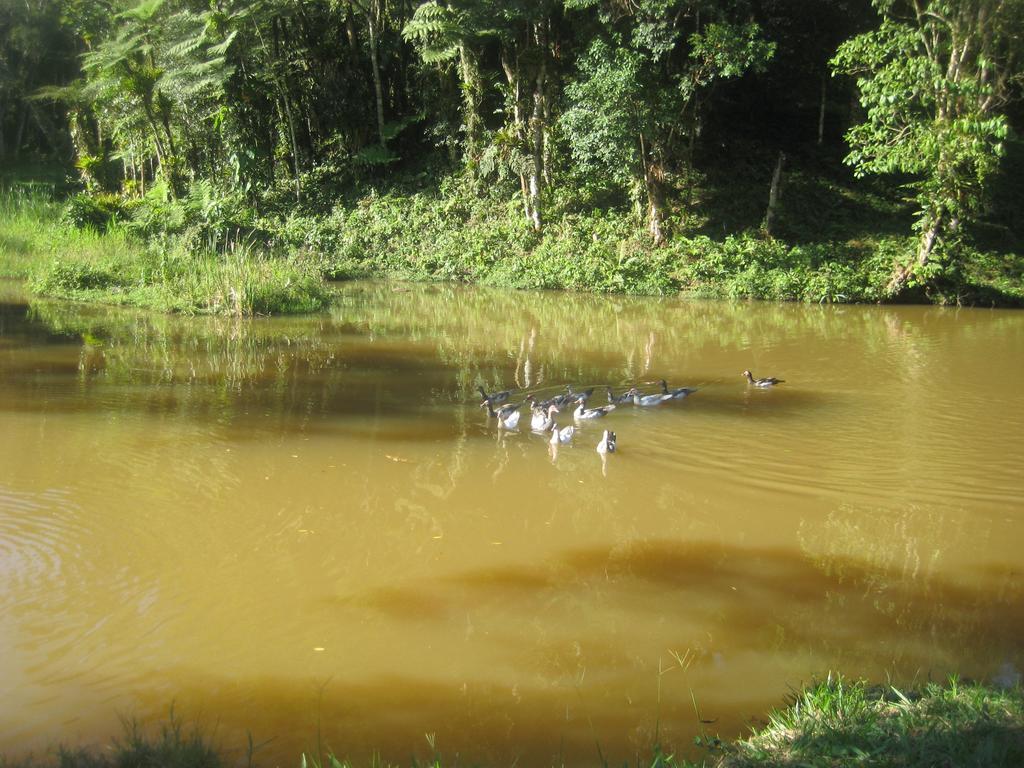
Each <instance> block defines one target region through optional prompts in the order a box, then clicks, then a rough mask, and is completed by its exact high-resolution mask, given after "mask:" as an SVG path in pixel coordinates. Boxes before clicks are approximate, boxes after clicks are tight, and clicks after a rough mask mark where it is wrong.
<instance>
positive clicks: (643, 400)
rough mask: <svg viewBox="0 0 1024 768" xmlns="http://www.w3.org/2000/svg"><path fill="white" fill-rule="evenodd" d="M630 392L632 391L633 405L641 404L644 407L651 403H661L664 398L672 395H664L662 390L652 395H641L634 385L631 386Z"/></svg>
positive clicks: (670, 397) (669, 397)
mask: <svg viewBox="0 0 1024 768" xmlns="http://www.w3.org/2000/svg"><path fill="white" fill-rule="evenodd" d="M630 392H632V393H633V405H641V406H644V407H645V408H646V407H649V406H652V405H661V404H662V403H664V402H665V401H666V400H671V399H672V395H666V394H664V393H662V392H656V393H655V394H653V395H642V394H640V390H639V389H637V388H636V387H633V388H632V389H631V390H630Z"/></svg>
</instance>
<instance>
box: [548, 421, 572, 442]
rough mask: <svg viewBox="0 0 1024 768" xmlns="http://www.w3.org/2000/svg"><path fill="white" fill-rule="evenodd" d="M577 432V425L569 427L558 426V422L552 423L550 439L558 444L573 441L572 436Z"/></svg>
mask: <svg viewBox="0 0 1024 768" xmlns="http://www.w3.org/2000/svg"><path fill="white" fill-rule="evenodd" d="M575 433H576V427H574V426H572V425H571V424H570V425H569V426H568V427H562V429H559V428H558V425H557V424H552V425H551V439H550V440H549V441H548V442H549V443H551V445H558V444H559V443H571V442H572V436H573V435H574V434H575Z"/></svg>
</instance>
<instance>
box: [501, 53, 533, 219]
mask: <svg viewBox="0 0 1024 768" xmlns="http://www.w3.org/2000/svg"><path fill="white" fill-rule="evenodd" d="M501 68H502V69H503V70H504V71H505V79H506V80H507V81H508V85H509V93H510V94H511V100H512V133H513V135H514V136H515V145H516V149H517V150H519V151H528V150H529V148H530V141H529V137H528V136H527V133H528V127H527V125H526V119H525V117H524V116H523V112H524V110H523V103H522V101H523V94H522V78H521V77H520V73H519V57H518V56H517V57H516V59H515V62H513V61H512V59H511V57H510V55H509V50H508V46H506V45H502V46H501ZM534 186H535V180H534V178H533V174H532V173H531V174H530V178H529V179H527V175H526V174H525V173H524V172H523V171H522V170H520V171H519V189H520V191H521V192H522V195H523V215H525V216H526V219H527V221H529V222H530V226H531V227H533V228H534V229H538V228H539V223H538V221H537V219H536V218H535V214H534V210H533V192H532V189H533V187H534ZM538 194H539V189H538Z"/></svg>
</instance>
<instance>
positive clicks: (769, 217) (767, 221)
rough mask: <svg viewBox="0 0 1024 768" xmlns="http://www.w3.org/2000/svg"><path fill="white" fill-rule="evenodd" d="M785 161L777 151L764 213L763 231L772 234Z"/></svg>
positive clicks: (784, 156) (782, 155)
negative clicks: (776, 159) (777, 159)
mask: <svg viewBox="0 0 1024 768" xmlns="http://www.w3.org/2000/svg"><path fill="white" fill-rule="evenodd" d="M785 161H786V155H785V154H784V153H782V152H779V161H778V162H777V163H776V164H775V173H773V174H772V186H771V190H770V191H769V192H768V211H767V213H765V215H764V233H765V234H766V235H768V237H771V236H772V224H773V223H775V213H776V211H777V210H778V206H779V199H780V198H781V197H782V165H783V163H784V162H785Z"/></svg>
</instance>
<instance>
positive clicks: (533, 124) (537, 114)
mask: <svg viewBox="0 0 1024 768" xmlns="http://www.w3.org/2000/svg"><path fill="white" fill-rule="evenodd" d="M538 42H540V43H541V46H540V47H541V49H542V50H541V56H543V55H544V51H543V48H544V47H545V46H544V45H543V41H542V39H541V40H538ZM546 84H547V62H546V60H544V59H543V58H542V59H541V64H540V70H539V71H538V72H537V80H536V83H535V85H534V90H533V114H532V115H531V117H530V132H531V134H532V136H531V139H532V140H531V150H532V155H533V163H532V164H531V167H530V202H529V217H530V223H531V225H532V226H533V230H534V232H540V230H541V225H542V221H541V212H540V209H541V202H540V196H541V186H542V184H543V179H544V87H545V85H546Z"/></svg>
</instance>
